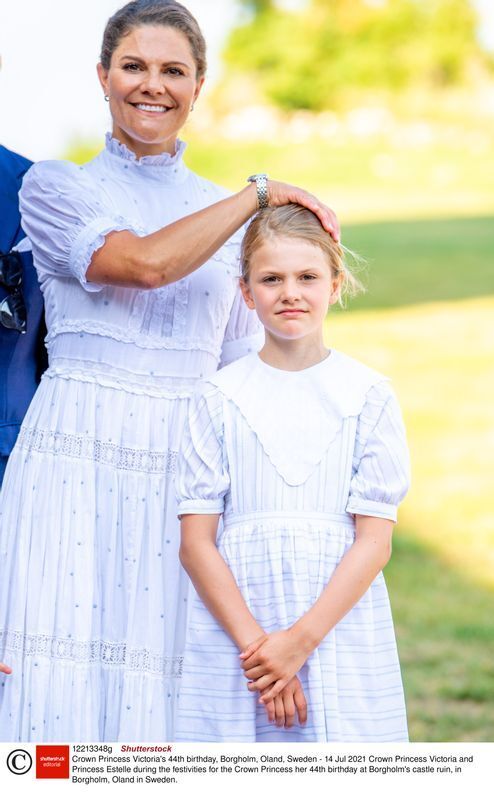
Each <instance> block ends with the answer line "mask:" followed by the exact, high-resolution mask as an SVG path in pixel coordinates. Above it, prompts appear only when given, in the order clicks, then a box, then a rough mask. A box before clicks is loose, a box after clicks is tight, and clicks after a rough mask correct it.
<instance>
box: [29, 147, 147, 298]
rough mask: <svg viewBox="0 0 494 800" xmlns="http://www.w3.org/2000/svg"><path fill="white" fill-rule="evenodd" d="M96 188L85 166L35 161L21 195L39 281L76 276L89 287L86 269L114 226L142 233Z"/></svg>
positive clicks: (91, 286)
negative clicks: (119, 213) (105, 201)
mask: <svg viewBox="0 0 494 800" xmlns="http://www.w3.org/2000/svg"><path fill="white" fill-rule="evenodd" d="M96 191H97V190H96V187H95V185H94V183H93V181H92V180H91V178H90V176H89V175H88V174H87V172H86V171H85V170H84V168H83V167H78V166H77V165H76V164H72V163H70V162H68V161H44V162H40V163H38V164H35V165H34V166H33V167H32V168H31V169H30V170H29V171H28V172H27V173H26V176H25V178H24V181H23V184H22V188H21V192H20V195H19V200H20V209H21V214H22V226H23V228H24V230H25V232H26V233H27V235H28V236H29V238H30V240H31V242H32V248H33V259H34V263H35V266H36V269H37V271H38V275H39V278H40V281H43V278H45V277H48V276H56V277H62V278H70V277H73V278H76V279H77V280H78V281H79V282H80V284H81V286H83V288H84V289H86V290H87V291H89V292H97V291H99V290H101V289H102V288H103V286H101V285H99V284H96V283H90V282H88V281H87V279H86V272H87V269H88V267H89V264H90V262H91V258H92V255H93V253H94V252H95V251H96V250H98V249H99V248H100V247H102V246H103V244H104V242H105V236H106V235H107V234H108V233H110V232H111V231H121V230H130V231H132V232H133V233H136V234H137V235H140V234H142V233H143V231H140V230H138V229H137V228H136V226H135V225H133V224H132V223H131V222H130V221H129V220H126V219H124V218H123V217H121V216H119V215H117V214H116V213H115V212H114V211H113V209H111V208H109V207H105V205H104V204H103V203H102V202H101V201H100V200H98V197H97V193H96Z"/></svg>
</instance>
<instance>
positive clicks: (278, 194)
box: [268, 180, 340, 242]
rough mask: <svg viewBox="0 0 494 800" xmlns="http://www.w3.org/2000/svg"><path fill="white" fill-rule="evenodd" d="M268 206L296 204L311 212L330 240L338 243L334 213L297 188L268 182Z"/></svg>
mask: <svg viewBox="0 0 494 800" xmlns="http://www.w3.org/2000/svg"><path fill="white" fill-rule="evenodd" d="M268 198H269V205H272V206H284V205H286V204H287V203H297V204H298V205H300V206H305V208H308V209H309V210H310V211H312V212H313V213H314V214H315V215H316V216H317V217H318V219H319V221H320V223H321V225H322V227H323V228H324V229H325V230H326V231H328V233H329V234H330V235H331V236H332V238H333V239H334V240H335V241H336V242H339V241H340V224H339V222H338V217H337V216H336V214H335V213H334V211H333V210H332V209H331V208H329V207H328V206H327V205H325V203H322V202H321V201H320V200H319V199H318V198H317V197H315V196H314V195H313V194H310V192H306V191H305V190H304V189H300V188H298V187H297V186H290V185H289V184H286V183H280V182H278V181H271V180H270V181H268Z"/></svg>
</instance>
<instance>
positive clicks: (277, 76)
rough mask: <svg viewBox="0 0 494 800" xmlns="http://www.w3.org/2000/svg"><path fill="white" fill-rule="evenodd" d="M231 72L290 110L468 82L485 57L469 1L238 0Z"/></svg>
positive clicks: (231, 41)
mask: <svg viewBox="0 0 494 800" xmlns="http://www.w3.org/2000/svg"><path fill="white" fill-rule="evenodd" d="M241 3H242V4H243V5H244V6H245V8H246V10H247V12H248V15H247V20H246V22H245V23H244V24H242V25H240V26H239V27H238V28H236V29H235V30H234V31H233V32H232V34H231V36H230V38H229V41H228V43H227V46H226V51H225V59H226V62H227V64H228V66H229V71H230V74H237V75H238V73H239V72H241V73H243V74H249V75H250V76H251V77H252V78H253V79H255V81H256V84H257V85H258V86H260V87H261V91H262V92H263V94H264V96H265V97H266V99H268V100H269V101H270V102H272V103H274V104H275V105H276V106H279V107H281V108H283V109H287V110H295V109H308V110H311V111H321V110H324V109H327V108H332V107H334V106H338V105H339V104H340V102H341V101H342V99H343V97H344V95H345V94H346V93H348V92H349V91H356V92H362V91H364V92H365V91H369V90H378V91H380V90H384V91H387V92H392V93H393V92H398V91H401V90H403V89H407V88H413V87H417V86H418V87H429V88H436V87H437V88H443V87H446V86H454V85H458V84H462V83H463V82H465V81H466V79H467V77H468V75H469V72H470V71H471V68H472V65H474V64H479V63H485V64H487V58H486V57H485V54H484V53H483V52H482V48H481V45H480V43H479V41H478V39H477V16H476V12H475V9H474V7H473V5H472V2H471V0H308V2H305V3H300V4H299V8H296V9H295V10H293V9H292V10H289V9H288V8H287V7H286V6H284V5H283V3H282V2H276V0H241Z"/></svg>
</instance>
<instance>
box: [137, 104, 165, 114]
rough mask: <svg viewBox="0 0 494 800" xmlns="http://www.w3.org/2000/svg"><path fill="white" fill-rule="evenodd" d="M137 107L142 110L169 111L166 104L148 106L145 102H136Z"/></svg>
mask: <svg viewBox="0 0 494 800" xmlns="http://www.w3.org/2000/svg"><path fill="white" fill-rule="evenodd" d="M136 108H138V109H139V110H140V111H155V112H156V113H158V112H160V113H163V111H168V109H167V107H166V106H147V105H145V104H144V103H136Z"/></svg>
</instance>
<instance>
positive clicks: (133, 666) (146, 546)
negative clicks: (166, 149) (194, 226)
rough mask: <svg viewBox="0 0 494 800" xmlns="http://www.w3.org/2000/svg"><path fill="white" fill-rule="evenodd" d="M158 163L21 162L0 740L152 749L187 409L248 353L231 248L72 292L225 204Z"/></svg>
mask: <svg viewBox="0 0 494 800" xmlns="http://www.w3.org/2000/svg"><path fill="white" fill-rule="evenodd" d="M183 149H184V145H183V143H180V144H179V147H178V150H177V153H176V155H175V156H170V155H167V154H164V155H160V156H151V157H145V158H142V159H140V160H137V159H136V158H135V156H134V154H133V153H131V152H130V151H129V150H127V148H125V147H124V146H123V145H121V144H120V143H119V142H117V141H115V140H113V139H111V138H110V137H108V138H107V147H106V149H105V150H104V151H103V152H102V153H101V154H100V155H98V156H97V157H96V158H95V159H94V160H93V161H91V162H90V163H89V164H87V165H86V166H84V167H78V166H76V165H74V164H70V163H67V162H58V161H53V162H45V163H40V164H37V165H36V166H34V167H33V168H32V169H31V170H30V171H29V173H28V175H27V177H26V178H25V181H24V185H23V189H22V193H21V209H22V214H23V226H24V229H25V230H26V232H27V234H28V235H29V237H30V238H31V240H32V246H33V255H34V262H35V265H36V267H37V270H38V274H39V278H40V282H41V286H42V290H43V293H44V298H45V305H46V320H47V327H48V338H47V342H48V348H49V356H50V367H49V369H48V371H47V372H46V374H45V375H44V376H43V380H42V382H41V385H40V387H39V389H38V391H37V393H36V395H35V397H34V399H33V401H32V404H31V406H30V408H29V411H28V413H27V416H26V418H25V420H24V424H23V426H22V430H21V433H20V436H19V439H18V442H17V445H16V448H15V450H14V452H13V454H12V456H11V459H10V461H9V464H8V468H7V472H6V475H5V480H4V484H3V494H2V499H1V517H0V660H3V661H5V662H6V663H8V664H10V666H11V667H12V668H13V674H12V675H11V676H9V677H6V676H0V740H4V741H5V740H6V741H17V740H21V741H27V740H35V741H62V742H64V741H85V740H89V741H99V740H110V741H112V740H124V741H138V740H144V741H152V740H161V741H166V740H167V739H168V740H170V739H172V738H173V725H174V707H175V699H176V694H177V687H178V683H179V679H180V675H181V672H182V657H183V642H184V628H185V619H186V606H187V591H188V589H187V587H188V579H187V578H186V576H185V575H184V573H183V571H182V570H181V568H180V567H179V562H178V556H177V548H178V520H177V508H176V500H175V492H174V486H173V481H174V472H175V467H176V458H177V451H178V448H179V444H180V441H181V436H182V427H183V422H184V417H185V412H186V408H187V404H188V401H189V397H190V396H191V393H192V391H193V389H194V387H195V385H196V382H197V380H198V379H201V378H205V377H207V376H208V375H210V374H212V373H214V372H215V370H216V369H217V366H218V363H219V362H220V361H221V362H222V363H228V362H229V361H230V360H232V359H234V358H237V357H239V356H241V355H245V354H246V353H247V352H248V351H249V349H251V348H254V349H258V348H259V347H260V344H261V342H262V336H261V337H259V327H258V321H257V319H256V318H255V317H253V316H252V315H251V314H250V312H246V310H245V304H244V303H243V301H242V299H241V298H240V295H239V292H238V286H237V284H238V278H237V276H238V240H239V238H240V236H238V237H236V238H235V239H234V240H230V242H228V243H227V244H226V245H225V246H224V247H222V248H221V249H220V250H219V251H218V252H217V253H216V255H215V256H214V258H212V259H211V260H210V261H209V262H208V263H207V264H205V265H204V266H203V267H201V268H200V269H199V270H197V271H196V272H195V273H193V274H192V275H190V276H189V277H187V278H184V279H183V280H180V281H178V282H177V283H174V284H171V285H170V286H166V287H163V288H161V289H157V290H153V291H140V290H134V289H124V288H119V287H114V286H100V285H95V284H92V283H88V282H87V280H86V275H85V274H86V270H87V267H88V265H89V262H90V259H91V255H92V253H93V252H94V251H95V250H96V249H97V248H99V247H101V245H102V244H103V242H104V236H105V234H108V233H109V232H111V231H116V230H123V229H129V230H131V231H134V232H135V233H137V234H138V235H144V234H147V233H151V232H153V231H155V230H157V229H158V228H161V227H162V226H164V225H166V224H167V223H169V222H172V221H174V220H176V219H178V218H180V217H183V216H185V215H187V214H189V213H192V212H193V211H196V210H199V209H200V208H203V207H205V206H207V205H209V204H211V203H213V202H216V201H217V200H220V199H221V198H223V197H225V196H226V194H227V193H226V192H225V191H224V190H222V189H220V188H219V187H217V186H214V185H213V184H211V183H210V182H209V181H207V180H204V179H202V178H200V177H198V176H197V175H195V174H193V173H192V172H191V171H190V170H189V169H188V168H187V167H186V166H185V164H184V162H183V160H182V152H183Z"/></svg>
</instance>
